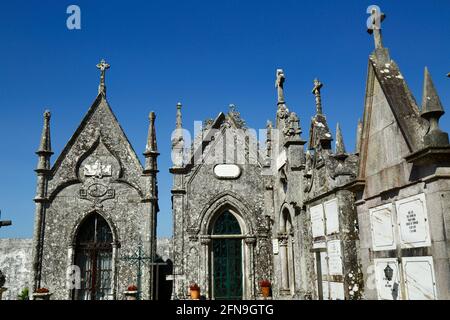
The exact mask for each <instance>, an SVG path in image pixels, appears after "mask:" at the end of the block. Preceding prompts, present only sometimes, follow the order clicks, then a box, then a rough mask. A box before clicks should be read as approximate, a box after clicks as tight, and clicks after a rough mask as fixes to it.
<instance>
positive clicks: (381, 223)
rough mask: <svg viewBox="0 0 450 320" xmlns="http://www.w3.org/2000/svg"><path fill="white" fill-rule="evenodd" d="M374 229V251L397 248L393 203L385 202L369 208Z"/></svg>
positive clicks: (372, 228) (371, 226)
mask: <svg viewBox="0 0 450 320" xmlns="http://www.w3.org/2000/svg"><path fill="white" fill-rule="evenodd" d="M369 215H370V228H371V230H372V247H373V251H382V250H393V249H395V248H396V244H395V236H394V222H393V220H392V204H390V203H389V204H385V205H382V206H379V207H376V208H372V209H370V210H369Z"/></svg>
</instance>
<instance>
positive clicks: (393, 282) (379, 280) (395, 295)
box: [374, 258, 402, 300]
mask: <svg viewBox="0 0 450 320" xmlns="http://www.w3.org/2000/svg"><path fill="white" fill-rule="evenodd" d="M374 264H375V281H376V286H377V294H378V299H379V300H401V297H402V295H401V287H400V273H399V269H398V262H397V258H385V259H374ZM388 267H389V268H388ZM389 270H392V271H391V272H389ZM386 274H387V275H388V276H390V274H392V276H391V278H390V280H389V278H388V277H387V276H386Z"/></svg>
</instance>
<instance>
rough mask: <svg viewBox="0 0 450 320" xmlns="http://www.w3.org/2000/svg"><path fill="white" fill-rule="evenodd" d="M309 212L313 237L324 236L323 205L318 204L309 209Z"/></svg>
mask: <svg viewBox="0 0 450 320" xmlns="http://www.w3.org/2000/svg"><path fill="white" fill-rule="evenodd" d="M309 211H310V214H311V229H312V236H313V238H318V237H323V236H325V227H324V217H323V206H322V204H319V205H317V206H314V207H311V208H310V209H309Z"/></svg>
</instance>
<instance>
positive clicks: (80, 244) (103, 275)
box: [74, 213, 113, 300]
mask: <svg viewBox="0 0 450 320" xmlns="http://www.w3.org/2000/svg"><path fill="white" fill-rule="evenodd" d="M112 242H113V237H112V232H111V228H110V227H109V225H108V223H107V222H106V220H105V219H104V218H103V217H102V216H101V215H99V214H98V213H93V214H91V215H90V216H89V217H88V218H86V219H85V220H84V221H83V222H82V223H81V225H80V226H79V228H78V233H77V239H76V253H75V264H76V265H77V266H78V267H80V270H81V288H80V289H76V290H75V292H74V299H76V300H107V299H110V298H111V297H110V295H111V292H112V288H111V284H112V281H111V280H112Z"/></svg>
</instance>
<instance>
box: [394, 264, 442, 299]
mask: <svg viewBox="0 0 450 320" xmlns="http://www.w3.org/2000/svg"><path fill="white" fill-rule="evenodd" d="M402 263H403V278H404V279H405V290H406V298H407V299H408V300H436V299H437V293H436V281H435V276H434V266H433V257H409V258H402Z"/></svg>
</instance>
